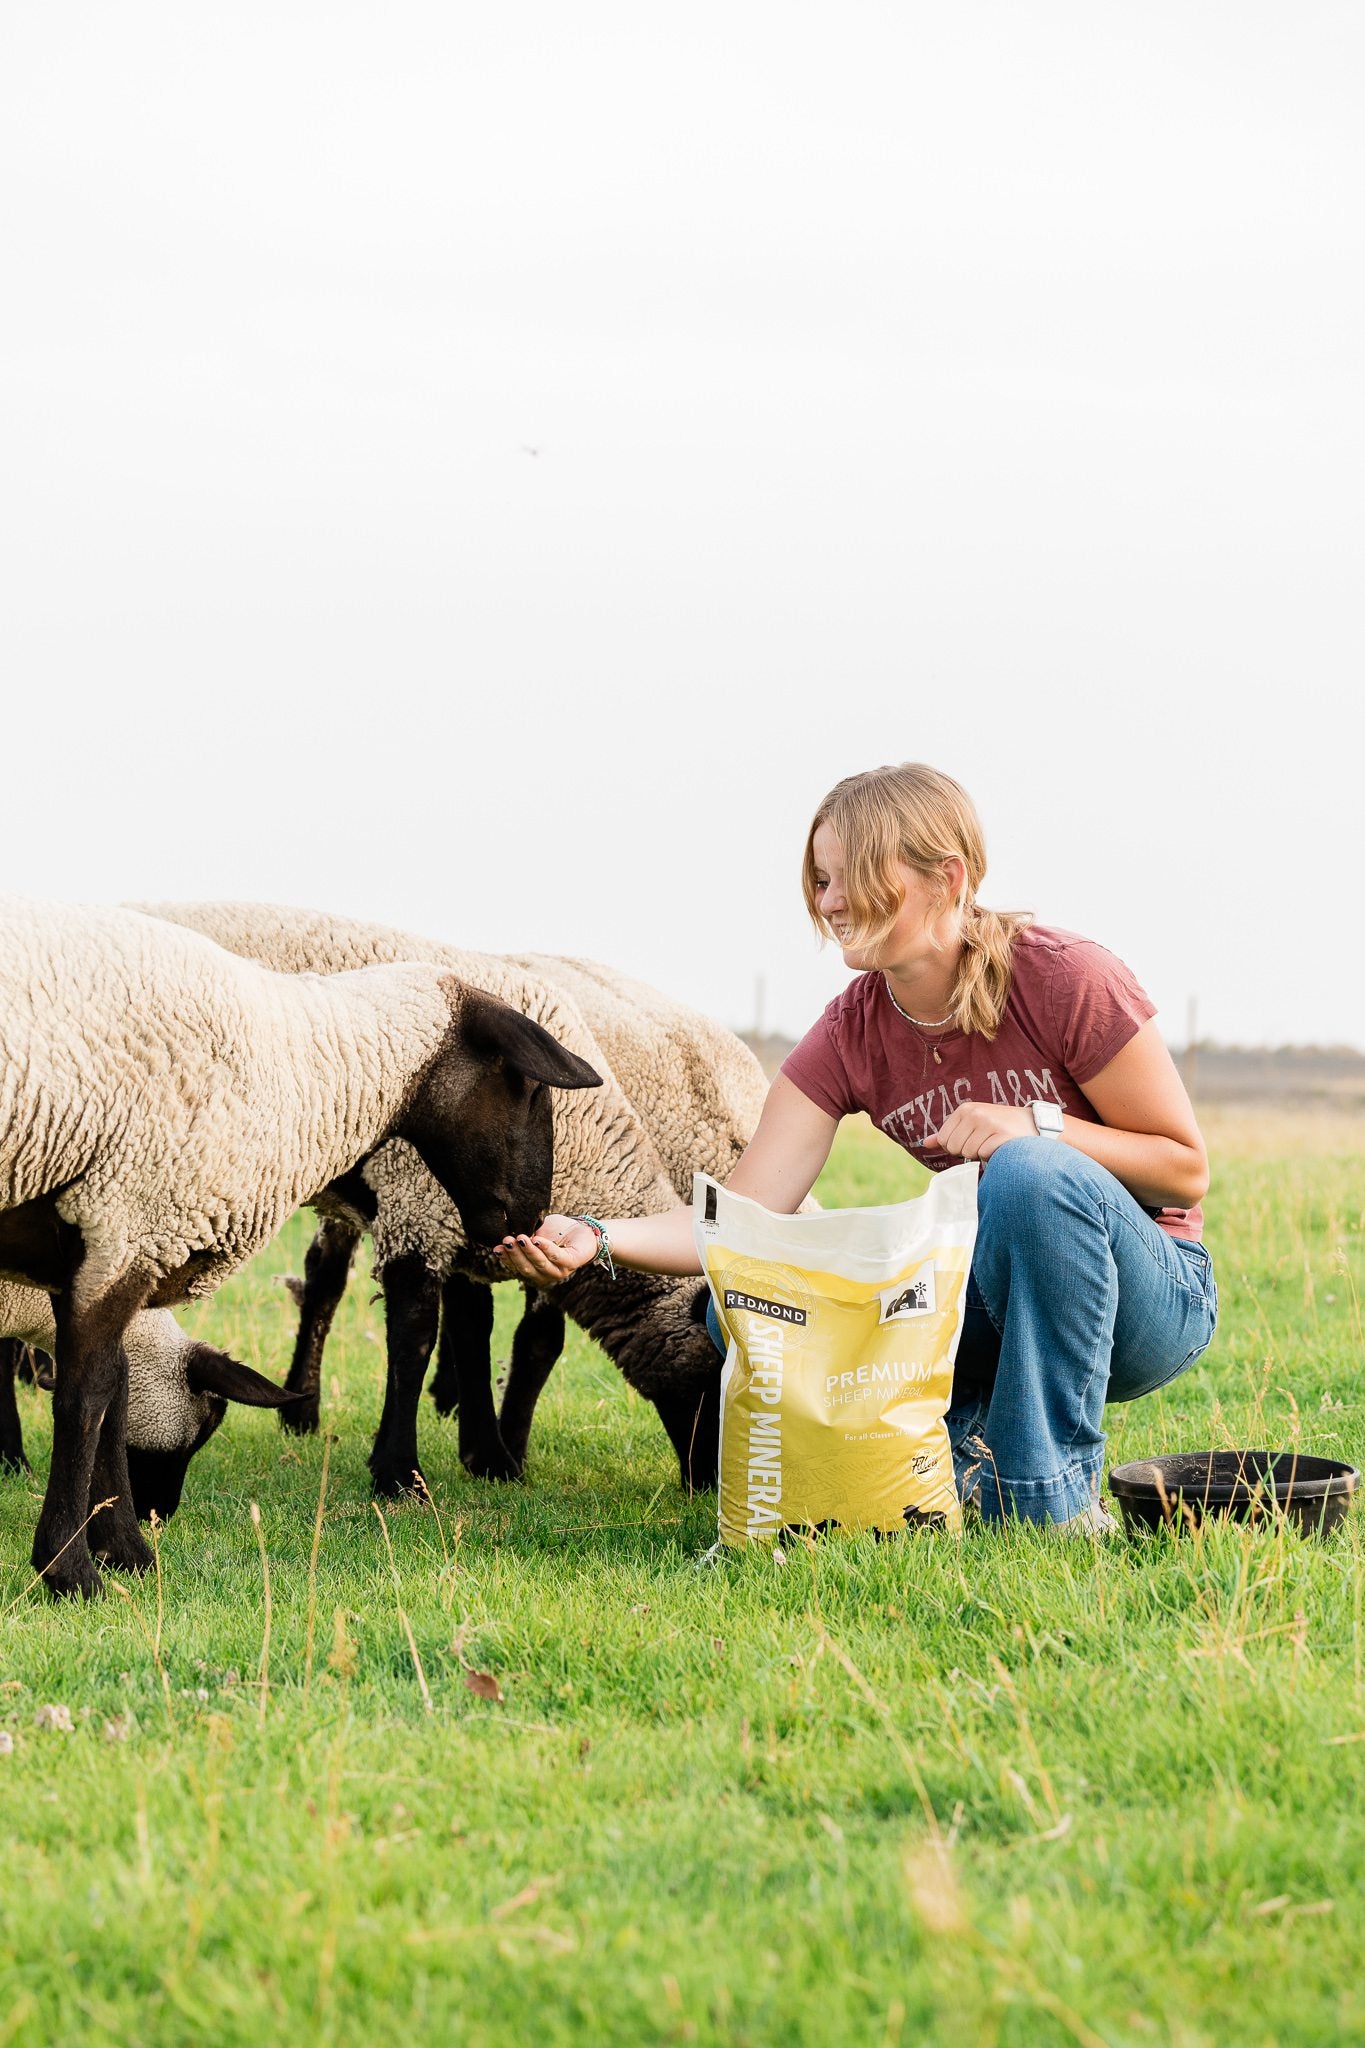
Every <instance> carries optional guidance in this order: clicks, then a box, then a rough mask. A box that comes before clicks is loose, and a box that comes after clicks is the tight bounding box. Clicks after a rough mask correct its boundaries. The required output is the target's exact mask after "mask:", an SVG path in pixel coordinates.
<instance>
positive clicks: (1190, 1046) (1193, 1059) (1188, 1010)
mask: <svg viewBox="0 0 1365 2048" xmlns="http://www.w3.org/2000/svg"><path fill="white" fill-rule="evenodd" d="M1181 1064H1182V1066H1183V1068H1184V1081H1185V1093H1186V1094H1187V1095H1188V1096H1189V1098H1190V1101H1191V1102H1193V1101H1194V1090H1195V1081H1196V1077H1197V1075H1198V1072H1199V998H1198V996H1190V997H1188V998H1187V1000H1186V1003H1185V1057H1184V1060H1183V1061H1182V1062H1181Z"/></svg>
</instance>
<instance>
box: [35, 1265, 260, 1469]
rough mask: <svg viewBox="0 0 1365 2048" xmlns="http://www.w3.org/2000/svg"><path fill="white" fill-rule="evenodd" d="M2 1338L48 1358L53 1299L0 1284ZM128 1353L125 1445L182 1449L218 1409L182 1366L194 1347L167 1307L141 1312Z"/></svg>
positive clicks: (52, 1344)
mask: <svg viewBox="0 0 1365 2048" xmlns="http://www.w3.org/2000/svg"><path fill="white" fill-rule="evenodd" d="M0 1337H17V1338H18V1339H19V1341H20V1343H21V1344H32V1345H34V1346H35V1347H36V1348H37V1349H38V1350H39V1351H46V1352H47V1353H48V1354H49V1356H51V1355H52V1354H53V1353H55V1351H56V1349H57V1325H56V1320H55V1318H54V1316H53V1313H52V1301H51V1298H50V1297H49V1296H48V1295H46V1294H44V1293H43V1292H42V1290H41V1289H40V1288H37V1287H21V1286H20V1284H19V1283H18V1281H17V1280H0ZM123 1348H124V1350H125V1351H126V1352H127V1354H128V1441H129V1443H130V1444H131V1445H132V1447H133V1448H134V1450H139V1451H180V1450H184V1449H185V1448H186V1447H187V1446H188V1445H190V1444H192V1443H193V1442H194V1441H195V1438H196V1437H197V1436H198V1434H199V1432H200V1430H201V1429H203V1428H204V1427H205V1426H206V1425H207V1424H208V1423H209V1422H211V1421H212V1420H213V1419H214V1417H215V1414H216V1413H217V1412H218V1410H219V1409H221V1406H222V1403H221V1402H219V1403H217V1404H215V1402H214V1400H213V1398H212V1396H211V1395H209V1394H202V1393H200V1392H199V1391H198V1389H197V1388H194V1387H191V1386H190V1385H189V1384H188V1382H187V1380H186V1377H185V1367H186V1365H187V1363H188V1360H189V1356H190V1353H191V1352H192V1351H193V1350H194V1348H195V1343H194V1339H193V1337H187V1336H186V1334H185V1332H184V1331H183V1330H182V1329H181V1327H180V1325H179V1323H178V1322H177V1321H176V1320H175V1317H174V1316H173V1315H172V1314H171V1312H170V1310H169V1309H168V1308H149V1309H144V1310H143V1311H142V1313H141V1314H140V1315H136V1316H134V1317H133V1318H132V1320H131V1322H130V1323H129V1325H128V1327H127V1329H126V1330H125V1331H124V1333H123Z"/></svg>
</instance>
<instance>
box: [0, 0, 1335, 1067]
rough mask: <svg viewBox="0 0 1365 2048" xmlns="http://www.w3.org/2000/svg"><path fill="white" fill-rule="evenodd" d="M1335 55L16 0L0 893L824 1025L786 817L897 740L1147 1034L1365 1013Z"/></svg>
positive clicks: (948, 21) (1028, 4)
mask: <svg viewBox="0 0 1365 2048" xmlns="http://www.w3.org/2000/svg"><path fill="white" fill-rule="evenodd" d="M1363 57H1365V10H1362V9H1360V8H1359V7H1357V6H1355V5H1346V4H1343V5H1327V4H1317V0H1298V4H1296V5H1295V6H1293V7H1288V6H1285V5H1283V4H1275V5H1268V4H1264V0H1236V4H1231V0H1226V4H1200V0H1180V4H1153V0H1148V4H1146V5H1144V6H1142V7H1134V6H1131V5H1123V6H1116V5H1108V4H1102V0H1100V4H1097V0H1077V4H1036V0H1024V4H1022V5H1020V4H1014V5H1005V4H995V5H983V4H971V0H965V4H961V0H960V4H956V5H954V6H952V7H943V6H933V7H930V6H927V5H923V4H917V0H911V4H906V0H900V4H896V5H885V6H881V5H877V6H874V5H862V4H857V0H853V4H849V0H843V4H841V5H839V6H837V7H835V6H834V5H832V4H830V5H825V6H823V7H812V6H807V5H800V4H793V0H786V4H783V5H776V4H762V5H758V4H755V5H745V4H743V0H738V4H736V0H727V4H725V5H723V6H721V5H715V4H709V0H689V4H688V5H687V6H685V7H682V6H672V7H650V6H647V5H646V6H641V5H640V4H638V0H636V4H631V5H626V4H622V5H607V4H601V0H577V4H576V5H574V6H573V7H565V6H563V5H562V4H553V5H552V4H550V0H521V4H518V0H512V4H508V0H500V4H499V5H498V6H496V7H488V6H480V7H475V6H474V5H472V4H468V0H466V4H456V5H451V4H449V0H442V4H429V5H417V4H413V5H401V4H400V5H396V6H393V5H385V6H380V5H378V4H364V5H352V6H344V5H336V4H332V5H328V6H322V5H297V4H289V0H283V4H281V0H271V4H270V5H268V6H259V5H249V4H242V0H235V4H234V5H232V6H231V7H226V6H216V7H212V8H209V7H205V6H202V5H197V4H190V5H186V4H185V0H177V4H175V5H166V6H162V7H156V6H149V5H147V4H145V0H120V4H119V5H118V6H115V7H109V6H107V5H99V6H95V5H90V4H81V0H77V4H68V5H64V6H62V7H60V8H56V7H37V6H29V7H22V8H20V7H11V8H8V9H6V10H5V13H4V26H3V30H2V31H0V178H2V180H3V183H2V186H0V189H3V191H4V193H5V208H4V211H5V226H4V252H5V253H4V269H3V275H4V292H5V301H6V310H5V313H4V318H3V322H0V578H2V579H3V585H4V589H3V600H2V602H0V690H2V691H3V719H2V720H0V733H2V734H3V758H4V760H5V763H6V766H7V768H8V773H7V774H6V775H5V778H4V790H5V808H6V816H5V825H6V830H5V833H4V844H5V848H6V854H7V858H6V861H5V864H4V868H3V870H0V873H3V874H4V875H5V877H6V883H7V886H9V887H11V888H13V889H18V890H22V891H26V892H31V893H34V894H46V895H57V896H70V897H82V896H85V897H100V898H112V897H118V896H123V895H156V896H174V895H182V896H203V895H229V894H231V895H247V896H254V897H260V898H268V899H272V900H278V901H284V902H289V901H292V902H303V903H319V904H323V905H325V906H328V907H332V908H335V909H338V910H346V911H353V912H357V913H360V914H364V915H369V916H377V917H382V918H387V919H389V920H391V921H393V922H395V923H403V924H406V925H409V926H411V927H412V928H413V929H416V930H420V931H428V932H431V933H433V934H440V935H444V936H448V937H451V938H454V939H456V940H458V941H460V942H462V943H465V944H469V945H474V946H480V947H487V948H492V949H498V950H502V949H521V948H524V947H531V946H535V947H541V948H547V949H553V950H560V951H575V952H585V953H591V954H595V955H597V956H599V957H601V958H604V959H608V960H612V961H615V962H617V963H619V964H621V965H623V966H626V967H629V968H630V969H632V970H633V971H635V972H637V973H639V974H642V975H644V976H645V977H646V978H647V979H650V980H653V981H655V982H657V983H659V984H660V985H662V986H664V987H667V988H669V989H671V990H673V991H675V992H676V993H678V994H680V995H682V996H684V997H686V998H688V999H689V1000H691V1001H694V1002H696V1003H698V1004H700V1005H701V1006H703V1007H705V1008H707V1009H709V1010H711V1011H713V1012H715V1013H716V1014H718V1015H720V1016H722V1017H723V1018H725V1019H726V1020H727V1021H730V1022H733V1023H741V1024H742V1023H747V1022H749V1021H750V1019H751V1017H752V1013H753V1009H754V985H755V977H756V975H758V974H759V973H762V974H763V975H764V976H765V978H766V988H767V1001H766V1012H767V1021H768V1023H769V1024H770V1026H773V1025H775V1026H782V1027H786V1028H788V1029H790V1030H792V1031H793V1032H795V1031H799V1030H800V1029H802V1028H804V1026H805V1024H806V1023H807V1022H808V1021H809V1020H810V1018H811V1017H812V1016H813V1014H814V1013H815V1012H816V1011H817V1010H818V1008H819V1006H820V1005H821V1003H823V1002H824V1001H826V1000H827V999H828V997H829V996H830V995H831V994H833V993H834V992H835V991H836V990H837V989H838V988H839V987H840V986H841V985H842V983H843V980H844V979H845V975H844V970H843V969H842V967H841V965H840V963H839V961H838V957H837V955H834V954H826V955H824V956H821V955H819V954H818V953H817V952H816V950H815V947H814V942H813V940H812V938H811V936H810V934H809V928H808V927H807V926H806V924H805V920H804V913H803V910H802V907H801V904H800V898H799V890H798V884H797V866H798V859H799V853H800V847H801V843H802V839H803V836H804V831H805V827H806V824H807V822H808V819H809V815H810V812H811V810H812V809H813V807H814V805H815V803H816V801H817V800H818V798H819V797H820V796H821V795H822V794H823V793H824V791H825V790H826V788H827V787H828V786H829V785H830V783H831V782H833V781H834V780H836V779H837V778H838V777H839V776H841V775H843V774H846V773H848V772H849V771H850V770H853V769H856V768H859V767H866V766H871V765H874V764H876V763H879V762H883V761H893V760H901V759H906V758H916V759H923V760H928V761H932V762H934V763H936V764H937V765H939V766H941V767H944V768H947V769H948V770H950V771H951V772H952V773H954V774H956V775H957V776H959V777H960V778H961V779H962V780H963V781H964V782H965V783H966V784H967V786H968V788H969V789H970V790H971V791H972V792H973V794H974V795H975V797H976V799H977V801H978V804H979V806H980V808H981V810H982V813H983V816H984V819H985V822H986V829H987V836H988V841H989V845H990V849H991V855H992V865H991V873H990V875H989V877H988V879H987V884H986V888H985V891H984V892H983V893H984V896H985V899H986V900H987V901H992V902H995V903H998V904H1002V905H1008V906H1026V907H1031V908H1034V909H1036V910H1037V911H1038V912H1039V914H1040V915H1041V916H1042V917H1044V918H1045V919H1046V920H1047V921H1049V922H1052V923H1058V924H1064V925H1069V926H1071V927H1073V928H1075V929H1079V930H1082V931H1085V932H1087V933H1089V934H1091V935H1092V936H1094V937H1096V938H1100V939H1103V940H1105V941H1106V943H1108V944H1110V945H1112V946H1113V947H1114V948H1115V949H1116V950H1118V951H1119V952H1121V953H1122V954H1123V955H1124V956H1125V957H1126V958H1127V959H1128V960H1129V962H1130V963H1131V965H1132V966H1133V967H1134V969H1135V970H1136V971H1137V973H1138V974H1139V976H1140V977H1141V978H1142V979H1143V980H1144V981H1145V982H1146V984H1147V986H1148V987H1149V989H1150V990H1151V992H1152V995H1153V997H1154V999H1155V1000H1156V1001H1157V1003H1158V1004H1159V1006H1160V1009H1161V1012H1162V1017H1163V1022H1164V1025H1165V1028H1166V1029H1167V1032H1168V1034H1169V1035H1170V1036H1171V1037H1172V1038H1173V1039H1174V1040H1176V1041H1179V1040H1181V1039H1182V1038H1183V1036H1184V1029H1185V1005H1186V1000H1187V998H1188V996H1189V995H1190V994H1191V993H1197V995H1198V998H1199V1023H1200V1028H1201V1030H1202V1031H1203V1032H1205V1033H1207V1034H1210V1035H1214V1036H1218V1037H1221V1038H1225V1039H1232V1040H1238V1041H1242V1042H1246V1043H1256V1042H1265V1041H1269V1042H1274V1041H1278V1040H1281V1039H1297V1040H1309V1039H1316V1040H1324V1041H1325V1040H1345V1041H1349V1042H1352V1043H1355V1044H1358V1045H1365V968H1362V966H1361V962H1360V931H1361V907H1360V906H1361V882H1362V868H1363V867H1365V861H1363V860H1362V854H1361V818H1362V810H1365V778H1363V777H1362V768H1361V761H1362V751H1361V740H1362V726H1363V725H1365V720H1362V715H1361V711H1360V687H1361V677H1362V671H1363V670H1365V662H1362V654H1365V614H1363V611H1362V593H1361V564H1362V560H1365V548H1363V547H1362V542H1363V541H1365V533H1363V532H1362V527H1363V526H1365V515H1363V514H1362V481H1361V480H1362V476H1365V448H1362V442H1363V441H1365V433H1363V432H1362V428H1363V427H1365V380H1363V379H1362V375H1361V367H1362V325H1365V322H1363V320H1362V315H1363V314H1365V286H1363V284H1362V279H1363V278H1365V269H1363V268H1362V261H1361V258H1362V240H1363V239H1365V228H1363V226H1362V222H1363V220H1365V209H1362V207H1361V203H1360V197H1361V193H1362V191H1365V143H1363V142H1362V133H1363V131H1365V124H1363V123H1362V120H1361V105H1362V87H1363V86H1365V64H1362V58H1363ZM532 451H535V452H532Z"/></svg>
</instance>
